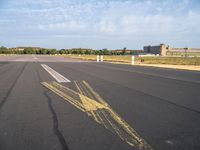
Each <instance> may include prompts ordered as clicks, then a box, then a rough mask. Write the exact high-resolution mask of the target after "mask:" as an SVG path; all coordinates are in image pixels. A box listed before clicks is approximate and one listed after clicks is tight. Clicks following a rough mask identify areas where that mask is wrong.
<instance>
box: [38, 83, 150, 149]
mask: <svg viewBox="0 0 200 150" xmlns="http://www.w3.org/2000/svg"><path fill="white" fill-rule="evenodd" d="M42 84H43V85H44V86H45V87H46V88H48V89H50V90H51V91H53V92H54V93H56V94H57V95H59V96H60V97H62V98H63V99H65V100H66V101H68V102H69V103H70V104H72V105H73V106H75V107H76V108H78V109H80V110H81V111H83V112H85V113H86V114H87V115H88V116H89V117H91V118H93V119H94V120H95V121H96V122H97V123H99V124H101V125H103V126H104V127H105V128H106V129H108V130H110V131H111V132H113V133H114V134H116V135H118V136H119V137H120V138H121V139H122V140H123V141H125V142H126V143H127V144H129V145H130V146H134V147H137V148H139V149H141V150H153V148H152V147H151V146H150V145H149V144H148V143H147V142H146V141H145V140H144V139H143V138H142V137H140V136H139V134H138V133H137V132H136V131H135V130H134V129H133V128H132V127H131V126H130V125H129V124H128V123H127V122H126V121H125V120H123V119H122V118H121V117H120V116H119V115H118V114H117V113H116V112H115V111H114V110H113V109H112V108H111V107H110V106H109V105H108V103H106V101H105V100H103V98H101V96H100V95H99V94H98V93H97V92H95V91H94V89H93V88H92V87H91V86H90V85H89V84H88V83H87V82H86V81H81V82H77V81H74V84H75V86H76V88H77V91H78V92H76V91H74V90H71V89H69V88H67V87H65V86H63V85H61V84H59V83H57V82H50V83H48V82H42Z"/></svg>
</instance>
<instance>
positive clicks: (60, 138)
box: [0, 55, 200, 150]
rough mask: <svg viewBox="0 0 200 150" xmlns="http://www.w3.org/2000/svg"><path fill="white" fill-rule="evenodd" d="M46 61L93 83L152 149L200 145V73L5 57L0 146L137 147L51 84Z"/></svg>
mask: <svg viewBox="0 0 200 150" xmlns="http://www.w3.org/2000/svg"><path fill="white" fill-rule="evenodd" d="M41 64H46V65H48V66H50V67H51V68H53V69H54V70H55V71H57V72H58V73H60V74H61V75H63V76H64V77H66V78H68V79H69V80H71V81H74V80H76V81H82V80H85V81H87V82H88V83H89V84H90V85H91V86H92V87H93V88H94V89H95V90H96V91H97V92H98V94H99V95H101V96H102V97H103V98H104V99H105V100H106V102H107V103H108V104H109V105H110V106H111V107H112V108H113V109H114V110H115V111H116V112H117V113H118V114H119V115H120V116H121V117H122V118H123V119H124V120H126V122H128V124H129V125H130V126H131V127H133V128H134V129H135V130H136V131H137V132H138V134H140V136H141V137H142V138H144V139H145V140H146V141H147V142H148V144H149V145H151V146H152V148H153V149H155V150H199V149H200V142H199V141H200V128H199V126H200V92H199V90H200V72H195V71H183V70H174V69H163V68H162V69H161V68H154V67H139V66H130V65H120V64H110V63H96V62H85V61H81V60H77V59H71V58H66V57H62V56H37V55H35V56H33V55H14V56H0V149H1V150H12V149H15V150H45V149H48V150H129V149H130V150H131V149H133V150H137V148H136V147H132V146H130V145H128V144H127V143H125V142H124V141H122V140H121V139H120V138H119V137H118V136H116V135H115V134H113V133H112V132H110V131H108V130H106V129H105V128H104V127H103V126H101V125H100V124H98V123H96V122H95V121H93V120H92V119H91V118H89V117H88V116H87V115H86V114H84V113H82V112H81V111H80V110H78V109H76V108H75V107H73V106H72V105H71V104H69V103H68V102H66V101H64V100H63V98H62V97H59V96H58V95H56V94H54V93H53V92H52V91H50V90H48V89H47V88H45V87H44V86H43V85H42V84H41V82H45V81H55V79H54V78H53V77H52V76H51V75H50V74H49V73H48V72H47V71H45V70H44V69H43V68H42V67H41ZM62 85H64V86H66V87H69V88H71V89H73V88H74V87H73V85H72V83H62Z"/></svg>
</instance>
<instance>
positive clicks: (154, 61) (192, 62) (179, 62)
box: [136, 57, 200, 65]
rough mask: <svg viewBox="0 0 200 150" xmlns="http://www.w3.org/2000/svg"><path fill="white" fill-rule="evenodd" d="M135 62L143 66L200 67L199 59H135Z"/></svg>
mask: <svg viewBox="0 0 200 150" xmlns="http://www.w3.org/2000/svg"><path fill="white" fill-rule="evenodd" d="M142 60H143V62H142ZM136 62H137V63H144V64H169V65H200V57H137V58H136Z"/></svg>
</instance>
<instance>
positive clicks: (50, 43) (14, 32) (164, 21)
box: [0, 0, 200, 49]
mask: <svg viewBox="0 0 200 150" xmlns="http://www.w3.org/2000/svg"><path fill="white" fill-rule="evenodd" d="M159 43H166V44H169V45H171V46H173V47H185V46H188V47H200V1H199V0H163V1H161V0H101V1H99V0H0V45H5V46H7V47H15V46H40V47H47V48H58V49H60V48H72V47H84V48H95V49H100V48H109V49H116V48H123V47H127V48H130V49H142V47H143V46H144V45H150V44H153V45H155V44H156V45H157V44H159Z"/></svg>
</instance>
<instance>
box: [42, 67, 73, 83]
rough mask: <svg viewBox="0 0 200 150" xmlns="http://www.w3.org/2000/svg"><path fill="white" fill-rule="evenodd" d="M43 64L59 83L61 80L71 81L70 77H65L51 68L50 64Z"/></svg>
mask: <svg viewBox="0 0 200 150" xmlns="http://www.w3.org/2000/svg"><path fill="white" fill-rule="evenodd" d="M41 66H42V67H43V68H44V69H45V70H46V71H47V72H48V73H49V74H50V75H51V76H52V77H53V78H54V79H55V80H56V81H57V82H59V83H61V82H71V81H70V80H69V79H67V78H65V77H64V76H62V75H61V74H59V73H58V72H56V71H55V70H53V69H52V68H50V67H49V66H48V65H45V64H41Z"/></svg>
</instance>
